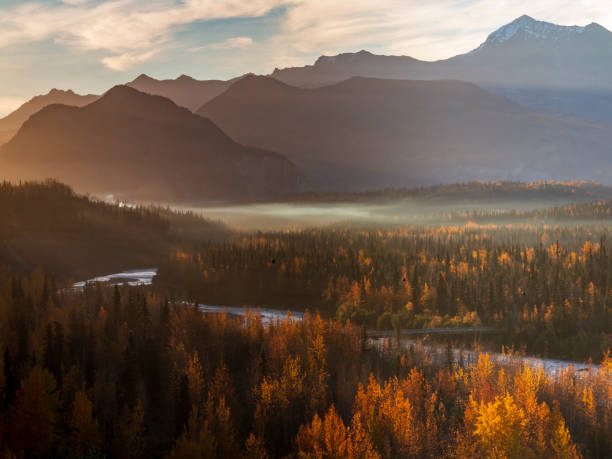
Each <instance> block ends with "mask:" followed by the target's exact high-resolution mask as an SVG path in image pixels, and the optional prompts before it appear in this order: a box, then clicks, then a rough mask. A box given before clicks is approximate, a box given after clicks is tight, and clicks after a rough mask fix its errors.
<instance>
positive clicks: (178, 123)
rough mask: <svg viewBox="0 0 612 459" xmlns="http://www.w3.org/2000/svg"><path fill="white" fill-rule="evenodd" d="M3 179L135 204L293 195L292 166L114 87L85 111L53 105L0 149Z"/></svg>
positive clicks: (167, 105) (157, 99)
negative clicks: (53, 181) (45, 182)
mask: <svg viewBox="0 0 612 459" xmlns="http://www.w3.org/2000/svg"><path fill="white" fill-rule="evenodd" d="M0 164H2V173H3V174H4V177H5V178H9V179H13V180H17V179H20V180H23V179H25V180H36V179H45V178H47V177H50V176H52V177H54V178H57V179H58V180H61V181H63V182H65V183H68V184H69V185H71V186H74V187H75V188H76V189H77V190H78V191H79V192H90V193H96V194H106V193H112V194H115V195H117V196H122V197H125V198H129V199H138V200H142V199H145V200H158V201H167V200H173V199H174V200H176V201H180V202H188V201H189V202H197V201H206V200H240V199H243V200H248V199H256V198H261V197H264V196H273V195H275V194H277V193H283V192H287V191H295V190H296V189H297V186H298V182H299V176H298V172H297V170H296V168H295V166H294V165H293V164H292V163H291V162H290V161H288V160H287V159H286V158H284V157H283V156H282V155H280V154H278V153H274V152H271V151H265V150H263V149H257V148H252V147H246V146H243V145H239V144H237V143H236V142H234V141H233V140H232V139H231V138H229V137H228V136H227V135H226V134H225V133H224V132H223V131H222V130H221V129H219V127H218V126H216V125H215V124H214V123H213V122H212V121H210V120H209V119H206V118H203V117H200V116H197V115H194V114H193V113H191V112H190V111H189V110H187V109H185V108H182V107H178V106H177V105H176V104H174V103H173V102H172V101H170V100H168V99H165V98H163V97H161V96H151V95H148V94H144V93H141V92H139V91H137V90H136V89H133V88H129V87H127V86H124V85H119V86H116V87H114V88H112V89H110V90H109V91H107V92H106V93H105V95H104V96H102V97H101V98H100V99H99V100H97V101H96V102H94V103H92V104H89V105H87V106H85V107H70V106H66V105H60V104H54V105H50V106H47V107H45V108H43V109H42V110H41V111H39V112H37V113H36V114H35V115H33V116H32V117H30V119H29V120H28V121H26V122H25V123H24V124H23V126H22V127H21V129H20V130H19V132H18V133H17V135H15V137H14V138H13V139H12V140H11V141H10V142H8V143H7V144H6V145H4V146H3V147H2V148H1V149H0Z"/></svg>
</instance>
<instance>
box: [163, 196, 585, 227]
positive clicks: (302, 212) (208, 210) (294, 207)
mask: <svg viewBox="0 0 612 459" xmlns="http://www.w3.org/2000/svg"><path fill="white" fill-rule="evenodd" d="M571 203H573V201H571V200H570V199H568V198H565V199H564V198H557V199H541V200H534V199H531V200H507V201H506V200H500V201H493V200H474V201H470V200H460V201H458V200H441V199H435V200H419V199H408V200H406V199H402V200H380V201H373V202H365V203H360V202H325V203H315V202H291V203H288V202H285V203H281V202H278V203H253V204H242V205H200V206H197V205H194V206H189V205H182V204H168V205H169V207H170V208H171V209H173V210H177V211H181V212H193V213H195V214H197V215H200V216H202V217H204V218H207V219H211V220H217V221H221V222H223V223H225V224H227V225H229V226H230V227H233V228H235V229H238V230H252V231H253V230H259V231H278V230H290V229H304V228H315V227H319V226H329V225H362V224H366V225H377V226H378V225H381V226H384V225H396V224H405V225H429V224H431V225H434V224H435V225H437V224H457V223H465V222H467V221H468V220H469V216H466V217H465V218H464V219H463V220H465V222H463V221H459V220H457V219H456V218H451V216H453V215H458V214H472V213H491V214H493V215H495V214H498V213H499V214H501V215H504V214H507V213H508V212H511V211H519V212H529V211H532V210H536V209H544V208H549V207H554V206H563V205H567V204H571Z"/></svg>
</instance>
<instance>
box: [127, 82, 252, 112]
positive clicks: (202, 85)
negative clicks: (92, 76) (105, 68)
mask: <svg viewBox="0 0 612 459" xmlns="http://www.w3.org/2000/svg"><path fill="white" fill-rule="evenodd" d="M239 78H240V77H238V78H234V79H232V80H228V81H221V80H204V81H201V80H196V79H194V78H191V77H189V76H187V75H181V76H180V77H178V78H176V79H174V80H156V79H155V78H151V77H150V76H148V75H144V74H143V75H140V76H139V77H138V78H136V79H135V80H133V81H131V82H129V83H127V85H126V86H129V87H131V88H134V89H137V90H138V91H140V92H144V93H147V94H152V95H156V96H163V97H166V98H168V99H170V100H171V101H173V102H174V103H175V104H176V105H178V106H179V107H185V108H188V109H189V110H191V111H192V112H193V111H196V110H197V109H198V108H200V107H201V106H202V105H203V104H205V103H206V102H208V101H209V100H211V99H213V98H215V97H217V96H218V95H219V94H221V93H222V92H223V91H225V90H226V89H227V88H228V87H229V86H230V85H231V84H232V83H233V82H234V81H236V80H238V79H239Z"/></svg>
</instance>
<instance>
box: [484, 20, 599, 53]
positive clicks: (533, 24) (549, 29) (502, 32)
mask: <svg viewBox="0 0 612 459" xmlns="http://www.w3.org/2000/svg"><path fill="white" fill-rule="evenodd" d="M593 25H595V24H593ZM588 27H589V26H586V27H581V26H562V25H557V24H552V23H550V22H544V21H537V20H535V19H533V18H532V17H530V16H527V15H523V16H521V17H519V18H517V19H515V20H514V21H512V22H511V23H509V24H506V25H505V26H503V27H500V28H499V29H497V30H496V31H495V32H493V33H491V34H490V35H489V36H488V37H487V40H486V41H485V42H484V43H483V46H484V45H498V44H501V43H504V42H507V41H509V40H512V39H513V38H522V39H524V40H527V39H534V40H553V41H558V40H563V39H567V38H571V37H573V36H575V35H581V34H583V33H584V32H585V31H586V30H587V28H588Z"/></svg>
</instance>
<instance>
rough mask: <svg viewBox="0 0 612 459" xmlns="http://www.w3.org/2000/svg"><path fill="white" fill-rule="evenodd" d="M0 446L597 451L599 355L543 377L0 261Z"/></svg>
mask: <svg viewBox="0 0 612 459" xmlns="http://www.w3.org/2000/svg"><path fill="white" fill-rule="evenodd" d="M0 332H1V333H0V349H2V359H1V365H0V451H2V455H3V457H7V458H21V457H74V458H84V457H88V458H93V457H120V458H122V457H125V458H131V457H133V458H137V457H168V458H190V457H245V458H265V457H269V458H274V457H306V458H323V457H325V458H337V457H349V458H351V457H352V458H364V457H369V458H383V457H384V458H390V457H408V458H428V457H431V458H434V457H436V458H439V457H449V458H450V457H454V458H463V457H465V458H471V457H511V458H515V457H516V458H518V457H544V458H578V457H597V458H604V457H609V453H610V451H611V448H612V407H611V406H610V403H609V401H610V396H611V395H612V359H610V357H609V355H608V356H606V357H605V359H604V361H603V365H602V369H601V370H599V371H591V372H588V373H587V374H584V375H582V376H579V375H577V374H576V373H574V372H573V371H572V370H571V369H570V370H567V371H564V372H562V373H561V374H559V375H558V376H557V377H551V376H548V375H546V374H544V373H543V371H541V370H533V369H530V368H528V367H523V366H521V365H516V364H513V365H511V364H502V363H499V362H495V361H493V360H491V359H490V358H489V357H488V356H487V355H485V354H482V355H481V356H480V358H479V360H478V362H477V363H473V364H471V365H468V366H465V367H463V366H459V365H457V364H456V363H454V362H452V361H451V360H449V361H446V362H444V361H442V362H440V361H437V360H435V359H433V358H431V356H429V355H428V353H427V351H426V350H425V349H424V348H422V347H419V346H417V347H415V348H411V349H408V350H403V349H400V348H396V347H394V345H390V346H388V347H383V348H382V349H381V350H380V351H379V350H377V349H374V348H372V347H371V346H369V345H368V343H367V342H365V341H364V339H363V337H362V336H361V333H360V330H359V328H358V327H355V326H353V325H351V324H349V323H344V324H343V323H340V322H338V321H336V320H325V319H322V318H321V317H320V316H317V315H310V314H306V316H305V317H304V319H303V320H302V321H291V320H284V321H278V322H276V323H273V324H271V325H269V326H265V325H263V324H262V321H261V318H260V317H258V316H257V314H255V313H251V314H250V315H249V316H248V318H247V319H242V318H232V317H229V316H228V315H226V314H202V313H201V312H200V311H199V310H198V309H197V308H196V307H194V306H193V305H190V304H185V303H183V302H178V303H172V302H169V301H168V300H166V299H165V298H163V297H159V296H157V295H154V294H152V293H151V292H150V291H149V290H147V289H144V288H128V287H122V288H118V287H115V288H112V287H110V288H108V287H101V286H92V287H88V288H86V289H85V291H83V292H78V291H71V290H58V289H57V288H56V285H54V283H53V282H52V281H51V280H50V279H49V278H48V277H46V276H45V275H44V274H43V273H41V272H36V273H34V274H32V275H28V276H20V275H18V274H16V273H15V272H13V271H10V270H6V269H5V270H0Z"/></svg>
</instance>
